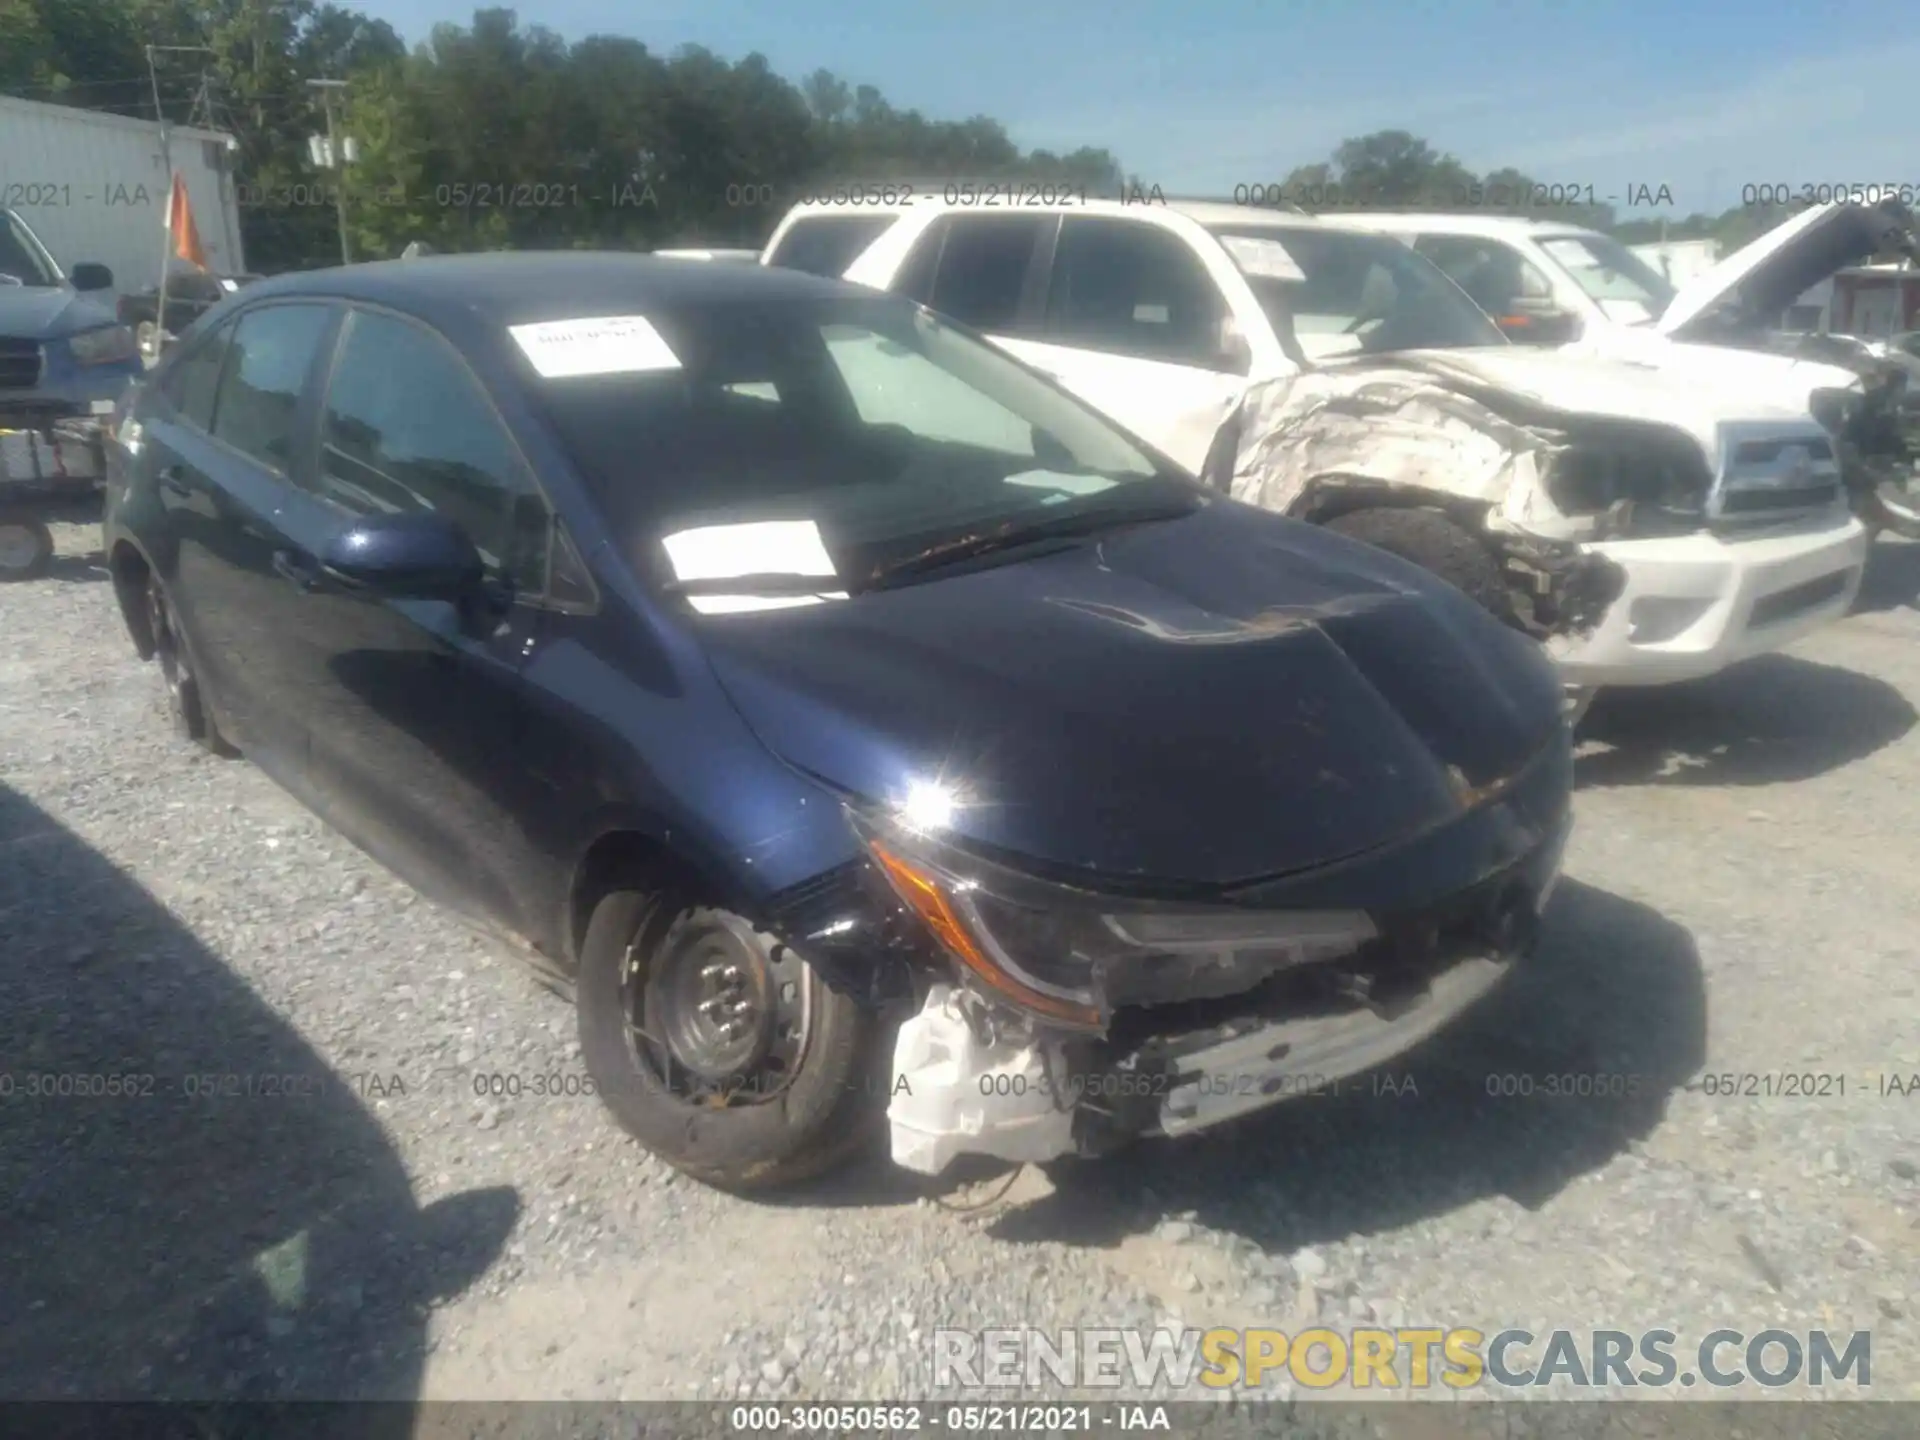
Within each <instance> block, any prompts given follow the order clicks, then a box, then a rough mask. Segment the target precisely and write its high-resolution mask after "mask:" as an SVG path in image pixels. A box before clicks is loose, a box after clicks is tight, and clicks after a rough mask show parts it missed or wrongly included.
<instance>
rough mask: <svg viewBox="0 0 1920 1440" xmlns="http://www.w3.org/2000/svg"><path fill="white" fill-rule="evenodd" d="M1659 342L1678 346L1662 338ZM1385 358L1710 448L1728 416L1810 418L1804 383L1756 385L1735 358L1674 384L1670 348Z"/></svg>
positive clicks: (1794, 421)
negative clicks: (1645, 352) (1654, 427)
mask: <svg viewBox="0 0 1920 1440" xmlns="http://www.w3.org/2000/svg"><path fill="white" fill-rule="evenodd" d="M1661 348H1662V349H1663V350H1666V351H1672V350H1675V349H1678V348H1680V347H1677V346H1673V345H1668V344H1664V343H1663V344H1662V347H1661ZM1695 348H1698V347H1695ZM1389 358H1390V359H1391V361H1392V363H1394V364H1396V365H1403V366H1407V367H1410V368H1415V369H1420V370H1424V371H1426V372H1428V373H1429V374H1432V375H1435V376H1437V377H1439V378H1441V379H1443V380H1447V381H1449V382H1451V383H1453V384H1456V385H1458V386H1460V387H1461V388H1462V389H1463V390H1466V391H1469V392H1478V393H1479V395H1480V397H1481V398H1483V399H1484V400H1486V402H1487V403H1488V404H1489V405H1490V407H1491V408H1493V409H1495V410H1496V411H1499V410H1503V409H1506V408H1510V407H1503V406H1502V405H1501V404H1500V403H1499V398H1500V397H1501V396H1505V397H1508V398H1510V399H1517V400H1521V401H1524V402H1529V403H1530V404H1531V405H1532V406H1535V407H1538V408H1540V409H1542V410H1547V411H1558V412H1561V413H1562V414H1571V415H1592V416H1600V417H1605V418H1610V419H1621V420H1641V421H1646V422H1650V423H1653V424H1662V425H1667V426H1671V427H1673V428H1676V429H1680V430H1684V431H1686V432H1687V433H1688V434H1690V435H1692V436H1694V438H1695V439H1697V440H1698V441H1699V442H1700V443H1701V444H1702V445H1703V446H1704V447H1705V448H1706V449H1707V450H1708V451H1709V452H1711V451H1713V450H1715V449H1716V448H1717V446H1718V444H1719V435H1720V427H1721V425H1723V424H1725V423H1727V422H1729V421H1739V422H1752V421H1768V422H1777V423H1779V424H1781V425H1783V426H1793V425H1802V426H1812V424H1813V422H1812V419H1811V418H1810V417H1809V415H1808V413H1807V406H1806V391H1805V389H1804V388H1801V389H1798V390H1795V389H1792V388H1786V389H1781V390H1779V391H1778V392H1777V393H1768V392H1767V390H1766V389H1765V388H1762V389H1760V390H1758V392H1756V388H1755V386H1754V385H1753V383H1752V381H1751V379H1750V378H1749V377H1748V376H1747V375H1746V374H1745V371H1744V369H1743V367H1741V366H1739V365H1732V366H1725V367H1722V368H1721V369H1719V370H1716V369H1715V368H1714V367H1713V366H1710V365H1701V366H1698V367H1693V366H1686V369H1687V381H1688V383H1687V384H1685V385H1676V384H1674V383H1673V381H1674V376H1673V373H1672V372H1673V371H1674V370H1675V369H1676V368H1680V367H1682V366H1685V365H1686V362H1685V361H1684V360H1683V359H1681V358H1679V357H1675V356H1673V355H1662V356H1659V357H1654V356H1651V355H1650V356H1648V357H1645V358H1626V357H1621V356H1614V355H1600V354H1589V353H1585V352H1581V351H1574V350H1545V349H1537V348H1534V347H1532V346H1525V345H1500V346H1488V347H1486V348H1484V349H1477V350H1425V351H1409V352H1407V353H1405V354H1401V355H1396V356H1392V357H1383V363H1384V361H1385V360H1386V359H1389ZM1757 358H1762V359H1765V358H1769V357H1757ZM1488 392H1495V393H1492V394H1489V393H1488Z"/></svg>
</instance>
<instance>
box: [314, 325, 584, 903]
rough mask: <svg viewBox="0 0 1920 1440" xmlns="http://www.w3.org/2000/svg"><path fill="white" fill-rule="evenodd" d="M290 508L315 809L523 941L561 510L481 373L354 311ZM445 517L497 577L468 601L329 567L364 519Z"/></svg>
mask: <svg viewBox="0 0 1920 1440" xmlns="http://www.w3.org/2000/svg"><path fill="white" fill-rule="evenodd" d="M317 431H318V437H317V445H316V447H315V451H314V454H313V455H312V457H311V459H310V462H309V467H308V468H307V470H306V472H305V474H304V475H303V476H302V481H303V483H302V485H301V486H300V488H299V489H297V490H296V491H295V493H294V494H293V496H292V498H290V500H289V501H288V504H287V508H286V520H285V525H284V529H285V531H286V534H287V535H288V537H289V540H290V542H291V543H290V546H289V550H290V553H289V555H288V556H287V560H286V568H287V569H288V570H289V571H290V572H292V573H293V574H294V575H295V576H296V577H298V578H296V579H295V580H294V581H293V582H292V584H293V586H294V588H295V589H296V590H298V592H299V593H300V597H301V598H300V605H301V608H302V612H303V617H304V618H303V622H302V625H301V634H300V636H299V638H298V641H297V642H296V643H297V645H298V653H299V655H300V657H301V659H300V663H301V664H302V666H304V667H305V668H306V669H307V670H308V671H309V674H308V676H307V681H308V683H307V686H306V693H307V694H308V695H310V696H311V697H312V705H311V709H310V712H309V717H308V719H309V726H310V729H311V739H310V741H309V745H308V751H309V756H310V759H309V780H310V785H311V789H312V792H313V793H312V796H311V803H313V804H314V805H315V807H316V808H317V809H319V810H320V811H321V812H322V813H323V814H324V815H325V816H326V817H327V818H328V820H329V821H331V822H332V823H333V824H334V825H336V826H337V827H338V828H339V829H341V830H342V831H343V832H345V833H346V834H347V835H349V836H350V837H352V838H353V839H354V840H355V841H356V842H357V843H358V844H360V845H361V846H363V847H364V848H365V849H366V850H368V851H369V852H370V853H372V854H373V855H374V856H376V857H377V858H379V859H380V860H382V861H383V862H385V863H386V864H387V865H389V866H390V867H391V868H393V869H394V870H396V871H397V872H399V873H400V874H401V875H402V876H403V877H404V878H406V879H407V880H408V881H410V882H411V883H413V884H414V885H415V886H417V887H418V888H420V889H421V890H423V891H425V892H427V893H428V894H430V895H433V896H435V897H436V898H439V899H443V900H445V901H447V902H449V903H451V904H453V905H455V906H457V907H459V908H461V909H464V910H467V911H468V912H470V913H474V914H476V915H479V916H480V917H482V918H485V919H488V920H491V921H494V922H496V923H498V924H501V925H504V926H506V927H507V928H509V929H511V930H514V931H516V932H518V933H521V934H531V933H537V929H538V926H539V925H540V923H541V922H543V921H544V919H545V918H546V917H544V916H541V915H536V914H533V913H530V912H531V907H532V905H533V903H534V902H533V900H532V898H531V892H532V890H533V888H534V887H533V886H532V885H531V882H530V877H532V876H533V875H535V874H536V873H538V874H540V875H542V876H544V873H545V870H544V867H541V866H537V865H534V864H532V863H530V860H531V857H530V856H529V854H528V846H529V844H530V843H531V842H530V841H529V840H528V837H527V834H526V830H525V827H524V825H523V823H522V822H523V820H524V817H525V815H526V813H527V810H528V808H529V806H530V805H532V804H534V803H536V797H533V796H532V795H531V792H530V790H529V786H530V784H531V782H530V781H529V780H528V779H527V776H526V774H525V771H524V767H522V766H521V765H520V764H519V760H518V742H519V738H520V731H521V728H522V726H523V724H524V721H525V710H524V704H523V701H522V696H521V679H520V671H521V667H522V665H523V664H524V663H525V661H526V659H527V657H528V656H529V655H530V654H531V653H532V649H533V646H534V644H535V642H536V640H537V637H538V633H539V629H540V622H541V619H542V616H543V614H544V612H543V611H542V610H541V609H540V608H539V607H538V604H537V603H535V602H537V601H538V599H539V597H540V596H541V595H542V593H543V591H544V589H545V582H546V565H547V544H548V536H549V532H550V529H551V524H552V521H551V514H550V511H549V509H548V507H547V504H546V502H545V500H544V499H543V498H542V497H541V495H540V493H539V490H538V488H537V486H536V485H535V484H534V483H533V481H532V480H531V478H530V473H529V471H528V468H527V466H526V464H525V461H524V460H523V458H522V456H521V455H520V452H519V450H518V447H517V446H516V445H515V443H514V441H513V439H512V437H511V435H510V433H509V431H508V430H507V428H506V426H505V424H504V422H503V421H502V420H501V419H500V417H499V415H498V413H497V412H496V411H495V410H494V408H493V405H492V403H491V401H490V400H489V399H488V397H487V394H486V392H485V390H484V388H483V387H482V385H481V384H480V381H479V380H478V378H477V377H476V376H475V375H474V374H473V372H472V371H471V370H470V369H469V368H468V367H467V365H466V364H465V362H464V361H463V360H461V358H460V356H459V355H458V354H457V353H456V352H455V351H454V349H453V348H452V346H451V345H449V344H448V343H447V342H446V341H445V340H444V339H443V338H442V337H440V336H439V335H438V334H436V333H434V332H433V331H432V330H430V329H428V328H427V327H425V326H424V325H421V324H419V323H417V322H415V321H413V320H410V319H403V318H400V317H398V316H394V315H390V314H386V313H383V312H378V311H372V310H363V309H356V310H354V311H353V312H352V313H351V314H350V315H349V316H348V318H347V320H346V322H345V324H344V326H343V328H342V332H341V336H340V339H339V343H338V346H337V348H336V350H335V354H334V358H333V365H332V370H331V374H330V377H329V378H328V381H327V384H326V390H325V394H324V397H323V398H322V400H321V401H320V402H319V416H318V423H317ZM421 511H428V512H434V513H437V514H440V515H443V516H446V517H447V518H449V519H451V520H453V521H455V522H456V523H457V524H459V525H460V526H461V528H463V529H464V530H465V531H466V532H467V534H468V536H469V537H470V538H471V539H472V540H473V542H474V544H475V546H476V547H477V548H478V549H479V551H480V552H481V555H482V558H483V559H484V561H485V564H486V587H485V594H484V595H480V596H476V597H474V599H473V600H472V601H471V602H469V603H462V604H456V603H453V602H451V601H444V600H411V599H390V598H382V597H379V596H377V595H372V594H369V593H366V592H364V591H358V590H354V589H350V588H348V587H345V586H342V585H340V584H338V583H336V582H332V581H330V580H328V579H327V578H326V576H325V575H324V574H323V573H321V571H320V565H319V561H320V557H321V555H322V554H323V553H324V550H325V548H326V546H327V544H328V542H329V541H330V540H331V539H332V538H333V537H334V536H336V535H337V534H339V533H340V532H341V531H342V530H343V529H345V528H346V527H348V526H349V525H351V524H352V523H353V522H354V521H355V520H356V519H360V518H363V517H378V516H381V515H389V514H400V513H409V512H421Z"/></svg>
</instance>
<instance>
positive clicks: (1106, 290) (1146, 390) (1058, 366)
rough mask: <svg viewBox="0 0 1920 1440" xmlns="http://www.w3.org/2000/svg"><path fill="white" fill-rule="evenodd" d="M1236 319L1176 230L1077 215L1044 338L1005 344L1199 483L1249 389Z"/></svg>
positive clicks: (1059, 256) (1057, 264)
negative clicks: (1237, 355) (1231, 335)
mask: <svg viewBox="0 0 1920 1440" xmlns="http://www.w3.org/2000/svg"><path fill="white" fill-rule="evenodd" d="M1230 313H1231V312H1230V310H1229V308H1228V305H1227V301H1226V297H1225V296H1224V295H1222V294H1221V293H1220V287H1219V286H1218V285H1217V284H1215V283H1214V280H1213V277H1212V276H1211V275H1209V274H1208V273H1207V269H1206V266H1205V265H1203V264H1202V263H1201V261H1200V257H1199V256H1198V255H1196V254H1195V253H1194V252H1193V250H1192V248H1191V247H1189V246H1188V245H1187V243H1186V242H1185V241H1184V240H1182V239H1181V238H1180V236H1178V235H1176V234H1174V233H1173V232H1172V231H1170V230H1166V229H1163V228H1161V227H1160V226H1157V225H1151V224H1146V223H1142V222H1138V221H1130V220H1123V219H1117V218H1109V217H1098V218H1096V217H1090V216H1076V215H1069V216H1067V217H1066V219H1065V220H1063V221H1062V222H1061V225H1060V237H1059V241H1058V243H1057V245H1056V247H1055V249H1054V254H1053V265H1052V268H1051V272H1050V274H1049V276H1048V279H1047V287H1046V304H1045V319H1044V321H1043V323H1042V324H1041V326H1040V327H1039V330H1038V332H1037V333H1032V334H1023V335H1007V336H997V337H996V339H998V340H999V341H1000V343H1001V344H1003V345H1004V346H1005V347H1006V348H1007V349H1008V350H1010V351H1011V352H1013V353H1014V354H1016V355H1018V356H1019V357H1020V358H1021V359H1023V360H1025V361H1026V362H1027V363H1028V364H1030V365H1033V366H1036V367H1038V368H1039V369H1042V370H1045V371H1047V372H1048V373H1049V374H1051V375H1053V376H1054V377H1055V378H1056V379H1058V380H1059V381H1060V383H1061V384H1062V385H1064V386H1065V387H1066V388H1067V389H1069V390H1071V391H1073V392H1074V393H1075V394H1076V395H1078V396H1080V398H1081V399H1083V400H1085V401H1086V402H1087V403H1088V404H1090V405H1092V406H1093V407H1094V408H1095V409H1098V410H1100V411H1101V412H1103V413H1104V414H1107V415H1109V416H1111V417H1112V418H1113V419H1114V420H1115V421H1117V422H1118V423H1119V424H1121V425H1123V426H1125V427H1126V428H1127V429H1129V430H1131V431H1133V433H1134V434H1136V435H1138V436H1140V437H1141V438H1142V439H1143V440H1146V441H1147V442H1148V443H1149V444H1152V445H1155V446H1157V447H1158V448H1159V449H1161V450H1163V451H1164V452H1166V454H1168V455H1170V456H1171V457H1172V458H1173V459H1175V460H1176V461H1178V462H1179V463H1180V464H1181V465H1183V466H1185V467H1186V468H1187V469H1188V470H1191V471H1193V472H1194V473H1196V474H1197V473H1199V470H1200V467H1201V465H1202V463H1203V462H1204V461H1205V459H1206V456H1207V449H1208V447H1209V446H1211V445H1212V443H1213V437H1214V435H1215V434H1216V433H1218V431H1219V429H1220V425H1221V422H1222V421H1224V420H1225V419H1226V418H1227V415H1228V413H1229V412H1230V411H1231V410H1232V409H1233V406H1234V404H1235V403H1236V402H1237V401H1238V400H1239V398H1240V395H1241V392H1242V391H1243V390H1244V389H1245V388H1246V384H1247V375H1246V371H1245V369H1238V370H1236V368H1235V367H1231V366H1229V365H1228V364H1227V362H1226V361H1224V360H1223V359H1222V355H1223V351H1224V349H1225V337H1226V332H1227V321H1228V317H1229V315H1230Z"/></svg>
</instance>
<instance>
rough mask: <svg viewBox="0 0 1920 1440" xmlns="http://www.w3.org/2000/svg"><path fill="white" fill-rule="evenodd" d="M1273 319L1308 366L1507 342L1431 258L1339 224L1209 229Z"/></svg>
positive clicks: (1489, 320)
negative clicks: (1351, 357)
mask: <svg viewBox="0 0 1920 1440" xmlns="http://www.w3.org/2000/svg"><path fill="white" fill-rule="evenodd" d="M1208 228H1209V229H1210V230H1212V231H1213V233H1214V234H1215V235H1217V236H1218V237H1220V240H1221V243H1222V244H1223V245H1224V246H1225V247H1226V249H1227V251H1228V253H1229V254H1230V255H1232V256H1233V259H1234V263H1235V264H1236V265H1238V266H1239V267H1240V272H1241V274H1243V275H1244V276H1246V279H1247V283H1248V285H1249V286H1251V287H1252V289H1253V293H1254V296H1255V298H1256V299H1258V300H1259V302H1260V307H1261V309H1262V310H1264V311H1265V312H1266V315H1267V319H1268V320H1269V322H1270V323H1271V324H1272V325H1273V327H1274V328H1275V329H1276V330H1277V331H1279V332H1280V334H1281V335H1282V337H1284V336H1285V335H1286V334H1287V332H1288V330H1291V331H1292V333H1293V335H1294V336H1295V338H1297V339H1298V340H1299V342H1300V348H1301V350H1302V351H1303V352H1304V353H1305V354H1306V357H1307V358H1308V359H1309V360H1331V359H1335V358H1337V357H1339V356H1341V355H1352V354H1362V355H1381V354H1391V353H1393V352H1395V351H1400V350H1459V349H1466V348H1470V347H1474V346H1480V345H1505V344H1507V343H1508V342H1507V337H1506V336H1505V335H1503V334H1502V333H1501V331H1500V327H1499V326H1497V325H1495V324H1494V323H1493V321H1492V319H1490V318H1489V317H1488V316H1487V314H1486V313H1485V312H1484V311H1482V310H1481V309H1480V308H1479V307H1478V306H1477V305H1475V304H1474V303H1473V301H1471V300H1470V299H1468V298H1467V296H1466V294H1465V293H1464V292H1463V291H1462V290H1461V289H1460V287H1459V286H1457V285H1455V284H1454V283H1453V282H1452V281H1451V280H1449V279H1448V278H1447V277H1446V276H1445V275H1443V274H1442V273H1441V272H1440V271H1439V270H1438V269H1437V268H1435V266H1434V265H1433V264H1432V263H1431V262H1430V261H1428V260H1427V259H1426V258H1425V257H1424V256H1421V255H1417V254H1415V253H1414V252H1413V251H1412V250H1410V249H1408V248H1407V247H1406V246H1405V245H1402V244H1401V243H1400V242H1399V241H1397V240H1394V239H1391V238H1390V237H1388V236H1385V235H1376V234H1371V233H1367V232H1363V231H1358V230H1341V229H1336V228H1334V227H1332V226H1327V227H1324V228H1322V227H1319V226H1315V227H1313V228H1308V227H1306V226H1290V227H1289V226H1278V225H1272V226H1268V225H1250V224H1245V223H1238V222H1237V223H1234V224H1230V225H1215V226H1209V227H1208Z"/></svg>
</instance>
